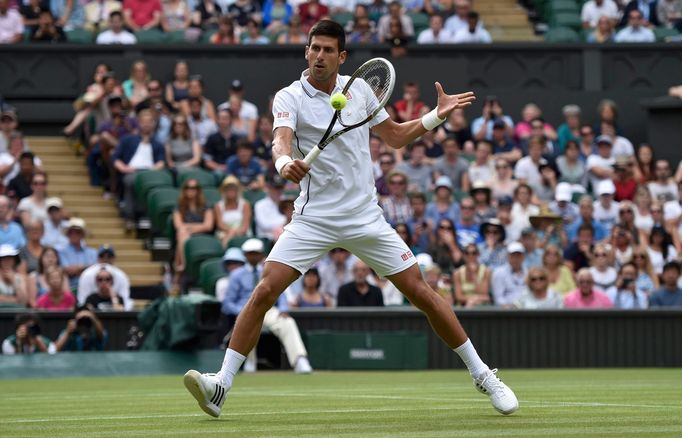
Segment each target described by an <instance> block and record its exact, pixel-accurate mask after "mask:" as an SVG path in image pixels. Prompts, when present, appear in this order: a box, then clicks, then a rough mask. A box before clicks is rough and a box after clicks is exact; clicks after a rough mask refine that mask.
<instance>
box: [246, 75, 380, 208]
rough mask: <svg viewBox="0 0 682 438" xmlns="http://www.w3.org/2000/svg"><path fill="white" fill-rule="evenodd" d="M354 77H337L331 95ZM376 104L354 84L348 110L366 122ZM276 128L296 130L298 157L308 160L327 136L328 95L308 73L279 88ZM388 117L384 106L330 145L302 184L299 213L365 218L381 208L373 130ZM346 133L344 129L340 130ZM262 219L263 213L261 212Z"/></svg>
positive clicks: (295, 152)
mask: <svg viewBox="0 0 682 438" xmlns="http://www.w3.org/2000/svg"><path fill="white" fill-rule="evenodd" d="M348 79H349V76H341V75H338V76H337V80H336V86H335V88H334V90H333V91H332V93H335V92H337V91H341V90H342V89H343V87H344V85H345V84H346V82H347V81H348ZM376 105H377V100H376V97H375V96H374V94H373V93H372V91H371V89H370V88H369V86H368V85H367V83H365V82H364V81H355V82H353V84H352V85H351V88H350V90H349V98H348V103H347V104H346V108H344V110H343V112H344V113H348V114H352V113H355V114H360V117H357V118H356V117H354V119H356V120H357V119H362V118H364V117H365V116H366V115H367V114H369V113H371V112H373V110H374V109H375V108H376ZM272 113H273V117H274V119H275V121H274V124H273V130H274V129H277V128H279V127H288V128H291V129H293V130H294V133H295V138H294V141H293V142H292V143H293V144H292V156H293V158H297V159H303V157H305V155H306V154H307V153H308V151H310V150H311V149H312V148H313V147H314V146H315V145H317V143H318V142H319V141H320V139H321V138H322V135H323V134H324V132H325V130H326V129H327V126H328V125H329V122H330V120H331V119H332V116H333V114H334V110H333V108H332V107H331V106H330V105H329V95H328V94H327V93H324V92H322V91H319V90H317V89H316V88H314V87H313V86H312V85H310V83H309V82H308V71H307V70H306V71H304V72H303V73H302V74H301V79H300V80H298V81H296V82H294V83H292V84H291V85H290V86H288V87H286V88H284V89H282V90H280V91H279V92H277V94H276V95H275V100H274V102H273V105H272ZM387 118H388V114H387V113H386V111H385V110H384V109H383V108H382V109H381V110H380V111H379V113H378V114H377V115H376V116H375V117H374V118H373V119H372V120H370V121H369V122H368V123H367V124H365V125H364V126H362V127H359V128H356V129H352V130H350V131H348V132H347V133H345V134H343V135H341V136H340V137H338V138H337V139H336V140H334V141H333V142H332V143H330V144H329V145H328V146H327V147H326V148H325V150H324V152H323V153H322V154H321V155H320V157H319V158H318V159H317V161H316V162H315V164H314V165H313V166H312V168H311V170H310V172H309V173H308V174H307V175H306V176H305V178H303V180H302V181H301V194H300V196H299V197H298V198H297V199H296V202H295V204H294V207H295V211H296V214H300V215H307V216H313V217H316V216H318V217H327V218H328V217H346V216H349V215H354V214H363V215H364V214H366V212H367V209H368V208H369V207H370V206H376V207H377V209H378V208H380V207H379V206H378V200H377V195H376V188H375V186H374V175H373V171H372V158H371V156H370V153H369V129H368V128H372V127H373V126H376V125H378V124H379V123H381V122H383V121H384V120H386V119H387ZM339 129H341V126H340V125H337V126H336V127H335V131H336V130H339ZM256 217H258V212H256Z"/></svg>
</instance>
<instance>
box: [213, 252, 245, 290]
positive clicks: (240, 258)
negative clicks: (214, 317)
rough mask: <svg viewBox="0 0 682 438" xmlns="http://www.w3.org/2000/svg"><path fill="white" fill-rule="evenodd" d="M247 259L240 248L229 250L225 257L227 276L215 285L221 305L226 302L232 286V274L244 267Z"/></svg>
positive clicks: (224, 265)
mask: <svg viewBox="0 0 682 438" xmlns="http://www.w3.org/2000/svg"><path fill="white" fill-rule="evenodd" d="M245 263H246V259H245V258H244V253H242V250H241V249H240V248H227V251H225V255H223V269H224V271H225V276H224V277H222V278H220V280H218V281H217V282H216V284H215V297H216V299H217V300H218V301H220V302H221V303H222V302H223V301H225V295H226V294H227V288H228V286H229V284H230V274H231V273H232V271H234V270H235V269H237V268H239V267H241V266H244V264H245Z"/></svg>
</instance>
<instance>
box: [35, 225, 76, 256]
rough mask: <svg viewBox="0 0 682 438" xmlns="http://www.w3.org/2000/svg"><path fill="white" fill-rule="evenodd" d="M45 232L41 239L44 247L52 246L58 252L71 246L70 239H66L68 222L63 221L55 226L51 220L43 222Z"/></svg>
mask: <svg viewBox="0 0 682 438" xmlns="http://www.w3.org/2000/svg"><path fill="white" fill-rule="evenodd" d="M43 226H44V228H45V232H44V233H43V237H42V238H41V239H40V244H41V245H43V246H51V247H53V248H55V249H56V250H57V251H59V250H60V249H62V248H64V247H65V246H66V245H68V244H69V239H67V238H66V235H65V232H66V227H67V221H61V222H60V223H59V224H57V225H55V224H54V223H53V222H52V221H51V220H49V219H48V220H45V221H43Z"/></svg>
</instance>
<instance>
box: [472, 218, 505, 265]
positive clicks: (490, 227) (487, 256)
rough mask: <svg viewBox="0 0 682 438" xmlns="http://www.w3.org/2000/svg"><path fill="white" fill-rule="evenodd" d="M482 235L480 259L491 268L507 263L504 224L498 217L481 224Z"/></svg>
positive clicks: (479, 247) (479, 246)
mask: <svg viewBox="0 0 682 438" xmlns="http://www.w3.org/2000/svg"><path fill="white" fill-rule="evenodd" d="M481 236H483V242H481V243H479V244H478V250H479V252H480V256H479V261H480V262H481V264H483V265H485V266H487V267H488V268H490V269H491V270H495V269H496V268H498V267H500V266H502V265H504V264H505V263H507V248H506V246H505V245H504V241H505V240H506V238H507V236H506V235H505V230H504V226H502V224H501V223H500V221H499V220H497V219H488V220H486V221H485V222H483V223H482V224H481Z"/></svg>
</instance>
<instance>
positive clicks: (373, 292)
mask: <svg viewBox="0 0 682 438" xmlns="http://www.w3.org/2000/svg"><path fill="white" fill-rule="evenodd" d="M369 274H370V269H369V266H367V265H366V264H365V262H363V261H361V260H358V261H356V262H355V264H354V265H353V281H352V282H350V283H346V284H344V285H343V286H341V287H340V288H339V294H338V299H337V304H336V305H337V307H367V306H380V307H383V305H384V297H383V294H382V293H381V289H379V288H378V287H376V286H374V285H372V284H369V283H368V282H367V277H368V276H369Z"/></svg>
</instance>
